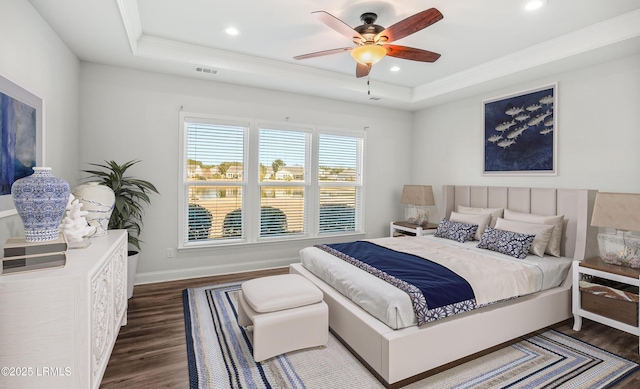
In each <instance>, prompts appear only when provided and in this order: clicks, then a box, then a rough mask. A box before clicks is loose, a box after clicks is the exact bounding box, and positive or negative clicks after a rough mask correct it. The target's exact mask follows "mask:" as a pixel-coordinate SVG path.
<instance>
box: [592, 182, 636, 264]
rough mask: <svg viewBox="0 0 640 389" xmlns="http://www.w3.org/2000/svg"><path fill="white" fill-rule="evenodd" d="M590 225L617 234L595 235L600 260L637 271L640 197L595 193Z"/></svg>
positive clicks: (627, 194)
mask: <svg viewBox="0 0 640 389" xmlns="http://www.w3.org/2000/svg"><path fill="white" fill-rule="evenodd" d="M591 225H592V226H595V227H604V228H611V229H615V230H616V233H615V234H614V233H610V232H601V233H599V234H598V249H599V251H600V258H602V260H603V261H605V262H607V263H611V264H615V265H622V266H628V267H632V268H640V236H638V235H632V234H631V231H640V194H634V193H606V192H598V193H597V194H596V201H595V204H594V207H593V214H592V215H591Z"/></svg>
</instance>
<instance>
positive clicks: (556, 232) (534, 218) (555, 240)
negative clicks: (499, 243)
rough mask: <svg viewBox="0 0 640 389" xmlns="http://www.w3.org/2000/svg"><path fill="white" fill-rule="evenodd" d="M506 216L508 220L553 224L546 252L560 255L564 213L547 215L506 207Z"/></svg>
mask: <svg viewBox="0 0 640 389" xmlns="http://www.w3.org/2000/svg"><path fill="white" fill-rule="evenodd" d="M504 218H505V219H507V220H516V221H520V222H525V223H536V224H549V225H553V232H551V238H550V239H549V243H548V244H547V249H546V250H545V253H547V254H549V255H553V256H554V257H559V256H560V245H561V243H562V229H563V228H564V215H556V216H545V215H536V214H534V213H523V212H518V211H512V210H509V209H505V210H504Z"/></svg>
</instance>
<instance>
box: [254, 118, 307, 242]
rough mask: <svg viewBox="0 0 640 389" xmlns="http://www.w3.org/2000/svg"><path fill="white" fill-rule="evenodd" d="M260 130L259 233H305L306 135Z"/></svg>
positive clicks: (280, 234)
mask: <svg viewBox="0 0 640 389" xmlns="http://www.w3.org/2000/svg"><path fill="white" fill-rule="evenodd" d="M259 134H260V144H259V155H260V157H259V160H260V162H259V163H260V171H261V174H260V185H259V186H260V237H273V236H285V235H292V234H297V235H300V234H305V233H306V228H305V215H306V206H305V193H306V190H307V188H306V186H305V183H306V180H307V177H308V174H307V170H306V169H307V158H308V155H307V150H308V148H309V146H308V143H309V136H308V134H307V133H306V132H300V131H294V130H279V129H270V128H260V130H259ZM262 173H264V174H262Z"/></svg>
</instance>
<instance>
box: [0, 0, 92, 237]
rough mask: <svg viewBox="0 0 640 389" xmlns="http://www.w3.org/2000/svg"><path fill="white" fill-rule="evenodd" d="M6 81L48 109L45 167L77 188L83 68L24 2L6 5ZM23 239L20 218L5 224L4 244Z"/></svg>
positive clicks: (10, 0) (1, 19) (1, 226)
mask: <svg viewBox="0 0 640 389" xmlns="http://www.w3.org/2000/svg"><path fill="white" fill-rule="evenodd" d="M0 15H1V16H0V53H2V54H1V55H0V75H2V76H3V77H4V78H6V79H9V80H10V81H11V82H13V83H15V84H17V85H18V86H20V87H22V88H24V89H26V90H27V91H29V92H31V93H32V94H34V95H36V96H38V97H40V98H41V99H42V100H43V105H44V117H43V133H44V165H46V166H50V167H51V168H52V173H53V174H54V175H55V176H56V177H59V178H62V179H64V180H67V181H68V182H69V183H71V184H73V183H74V182H75V181H76V180H77V179H78V177H79V172H78V166H79V158H78V153H77V150H78V148H79V145H80V143H79V136H78V133H79V127H78V116H79V72H80V62H79V61H78V59H77V57H76V56H75V55H74V54H73V53H72V52H71V51H70V50H69V49H68V48H67V47H66V46H65V44H64V43H63V42H62V41H61V40H60V38H59V37H58V36H57V35H56V34H55V33H54V32H53V30H51V28H50V27H49V25H48V24H47V23H46V22H45V21H44V20H43V19H42V18H41V17H40V15H39V14H38V13H37V12H36V11H35V10H34V9H33V7H32V6H31V4H30V3H29V2H27V1H24V0H2V1H1V2H0ZM22 233H23V227H22V221H21V220H20V218H19V217H18V216H17V215H14V216H9V217H5V218H1V219H0V242H4V241H5V240H6V239H7V238H8V237H10V236H20V235H22Z"/></svg>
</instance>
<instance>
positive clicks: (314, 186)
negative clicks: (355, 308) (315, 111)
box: [179, 114, 364, 248]
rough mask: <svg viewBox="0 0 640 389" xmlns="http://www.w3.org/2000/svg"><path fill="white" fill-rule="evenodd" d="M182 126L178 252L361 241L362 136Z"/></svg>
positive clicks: (238, 124)
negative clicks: (343, 238) (351, 237)
mask: <svg viewBox="0 0 640 389" xmlns="http://www.w3.org/2000/svg"><path fill="white" fill-rule="evenodd" d="M181 120H182V122H183V123H184V126H183V132H182V133H181V140H182V141H183V142H182V144H183V149H182V152H181V164H182V167H181V169H182V171H183V177H184V178H183V179H182V180H181V184H182V185H183V192H181V194H180V195H179V201H180V218H181V220H182V222H181V223H180V234H181V236H182V237H183V238H182V240H181V242H179V247H180V248H188V247H203V246H217V245H222V244H240V243H242V244H245V243H249V244H251V243H260V242H262V241H267V240H268V241H273V240H289V239H300V238H315V237H320V236H326V235H327V234H338V235H339V234H349V233H362V230H363V227H362V224H363V223H362V217H361V215H362V204H363V182H362V166H363V150H364V132H361V133H360V132H358V133H357V134H356V135H354V132H353V131H348V130H328V129H327V130H324V129H317V128H315V127H313V126H308V125H307V126H305V125H295V124H292V123H258V124H256V122H255V121H253V120H248V119H239V120H232V119H228V118H221V119H218V118H215V117H211V116H207V115H203V116H202V117H199V116H198V115H194V114H189V115H188V116H187V114H182V115H181Z"/></svg>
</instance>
